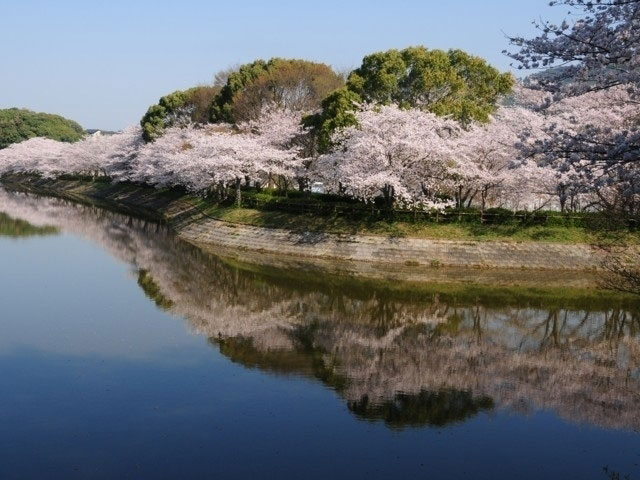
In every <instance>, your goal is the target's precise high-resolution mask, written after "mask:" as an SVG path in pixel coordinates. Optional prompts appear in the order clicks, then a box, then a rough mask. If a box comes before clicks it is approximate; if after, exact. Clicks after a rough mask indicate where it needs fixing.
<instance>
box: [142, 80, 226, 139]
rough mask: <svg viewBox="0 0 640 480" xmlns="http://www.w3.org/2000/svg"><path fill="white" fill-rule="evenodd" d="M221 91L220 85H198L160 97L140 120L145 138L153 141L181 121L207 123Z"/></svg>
mask: <svg viewBox="0 0 640 480" xmlns="http://www.w3.org/2000/svg"><path fill="white" fill-rule="evenodd" d="M219 91H220V89H219V88H218V87H212V86H198V87H193V88H190V89H188V90H178V91H175V92H173V93H170V94H169V95H165V96H164V97H162V98H160V100H159V101H158V103H157V104H155V105H151V106H150V107H149V109H148V110H147V113H145V115H144V117H142V120H141V121H140V125H141V126H142V136H143V138H144V139H145V141H147V142H150V141H153V140H154V139H156V138H157V137H159V136H160V135H162V132H163V131H164V129H165V128H168V127H171V126H173V125H177V124H180V123H186V122H194V123H207V122H208V121H209V108H210V105H211V102H212V101H213V99H214V97H215V96H216V95H217V94H218V92H219Z"/></svg>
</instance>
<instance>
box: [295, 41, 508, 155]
mask: <svg viewBox="0 0 640 480" xmlns="http://www.w3.org/2000/svg"><path fill="white" fill-rule="evenodd" d="M513 83H514V79H513V77H512V76H511V74H509V73H500V72H499V71H498V70H496V69H495V68H493V67H492V66H491V65H489V64H488V63H487V62H486V61H485V60H484V59H482V58H479V57H474V56H472V55H469V54H467V53H465V52H463V51H461V50H449V51H446V52H445V51H443V50H429V49H427V48H425V47H421V46H419V47H410V48H406V49H404V50H388V51H386V52H378V53H374V54H371V55H367V56H366V57H364V59H363V60H362V65H361V66H360V67H359V68H357V69H356V70H354V71H353V72H351V74H350V75H349V78H348V79H347V83H346V85H345V92H342V93H340V94H334V95H332V96H331V97H328V98H327V99H326V101H325V102H323V105H322V106H323V110H322V112H320V113H318V114H316V115H315V116H313V117H310V118H307V119H306V120H305V122H306V124H307V125H310V126H312V127H314V133H315V136H316V138H317V142H318V146H319V148H320V149H321V150H326V149H327V148H329V147H330V137H331V133H332V132H333V131H335V129H336V128H341V127H344V126H349V125H352V124H353V122H354V120H355V116H354V115H353V113H354V112H355V111H356V110H357V105H358V104H359V103H362V102H369V103H379V104H390V103H395V104H398V105H399V106H400V107H404V108H412V107H413V108H421V109H424V110H426V111H429V112H432V113H434V114H436V115H441V116H445V115H449V116H451V117H452V118H454V119H456V120H458V121H459V122H461V123H463V124H468V123H470V122H473V121H478V122H487V121H488V120H489V116H490V115H491V113H493V112H494V111H495V109H496V103H497V101H498V99H499V98H500V96H502V95H505V94H507V93H509V92H510V91H511V88H512V87H513ZM347 92H350V94H349V93H347Z"/></svg>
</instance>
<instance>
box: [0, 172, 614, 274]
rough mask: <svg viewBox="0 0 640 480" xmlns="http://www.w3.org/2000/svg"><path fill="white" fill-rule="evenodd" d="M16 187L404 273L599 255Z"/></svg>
mask: <svg viewBox="0 0 640 480" xmlns="http://www.w3.org/2000/svg"><path fill="white" fill-rule="evenodd" d="M3 182H4V183H5V184H6V185H8V186H12V187H14V188H21V189H24V190H27V191H31V192H34V193H44V194H50V195H56V196H59V197H62V198H68V199H72V200H76V201H85V202H95V203H96V204H98V205H104V206H111V207H112V208H118V209H121V210H124V211H130V212H138V213H143V214H145V215H149V216H152V217H154V218H157V219H162V220H164V221H166V222H167V223H168V224H169V225H170V226H172V227H173V228H174V229H175V231H176V232H177V234H178V235H179V236H180V237H182V238H184V239H186V240H188V241H190V242H193V243H197V244H201V245H211V246H218V247H222V248H225V249H231V250H235V251H238V252H242V251H251V252H254V253H255V252H257V253H261V252H264V253H269V254H276V255H287V256H294V257H301V258H308V259H312V258H316V259H322V260H340V261H349V262H367V263H372V262H373V263H378V264H393V265H403V266H408V267H420V266H423V267H428V268H433V267H440V266H442V267H457V268H460V267H462V268H489V269H511V270H513V269H518V270H523V269H524V270H527V269H531V270H537V271H540V270H543V271H544V270H549V271H572V272H576V273H577V272H594V271H597V270H599V269H600V268H601V264H602V260H603V253H602V252H601V251H599V250H598V249H597V248H595V247H592V246H590V245H563V244H557V243H542V242H540V243H533V242H532V243H510V242H473V241H452V240H430V239H417V238H398V237H385V236H373V235H346V234H344V235H342V234H331V233H318V232H294V231H286V230H278V229H269V228H260V227H254V226H249V225H242V224H235V223H228V222H222V221H219V220H216V219H214V218H209V217H207V216H206V215H203V214H202V213H201V212H200V211H199V210H198V209H196V208H194V207H193V206H192V205H190V204H189V203H188V202H185V201H184V200H182V199H181V198H180V197H179V196H178V195H171V194H166V193H165V194H159V193H158V192H157V191H156V190H154V189H151V188H146V187H136V186H132V185H111V184H104V183H100V182H97V183H92V182H82V181H75V180H74V181H71V180H41V179H37V178H34V177H26V176H17V177H9V178H5V179H3Z"/></svg>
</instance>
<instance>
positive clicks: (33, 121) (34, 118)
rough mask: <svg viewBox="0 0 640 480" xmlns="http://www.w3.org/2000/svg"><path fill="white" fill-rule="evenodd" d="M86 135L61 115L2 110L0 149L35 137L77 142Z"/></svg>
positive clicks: (16, 109) (0, 111) (0, 113)
mask: <svg viewBox="0 0 640 480" xmlns="http://www.w3.org/2000/svg"><path fill="white" fill-rule="evenodd" d="M84 135H85V131H84V129H83V128H82V127H81V126H80V125H78V124H77V123H76V122H74V121H72V120H68V119H66V118H64V117H61V116H59V115H52V114H49V113H37V112H32V111H31V110H26V109H19V108H8V109H4V110H0V149H1V148H6V147H8V146H9V145H11V144H12V143H19V142H22V141H23V140H28V139H29V138H33V137H46V138H50V139H52V140H58V141H61V142H75V141H77V140H80V139H81V138H82V137H83V136H84Z"/></svg>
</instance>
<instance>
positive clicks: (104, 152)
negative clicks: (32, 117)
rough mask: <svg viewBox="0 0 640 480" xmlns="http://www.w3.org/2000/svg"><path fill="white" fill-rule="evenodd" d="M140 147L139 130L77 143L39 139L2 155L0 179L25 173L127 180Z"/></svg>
mask: <svg viewBox="0 0 640 480" xmlns="http://www.w3.org/2000/svg"><path fill="white" fill-rule="evenodd" d="M140 143H141V142H140V129H139V128H137V127H133V128H129V129H126V130H124V131H123V132H121V133H118V134H115V135H99V134H94V135H91V136H89V137H86V138H84V139H83V140H81V141H79V142H76V143H65V142H58V141H55V140H49V139H46V138H40V137H36V138H32V139H29V140H27V141H25V142H21V143H17V144H14V145H11V146H10V147H9V148H6V149H4V150H2V151H0V175H2V174H5V173H11V172H13V173H21V172H25V173H34V174H38V175H41V176H43V177H45V178H55V177H57V176H59V175H62V174H75V175H90V176H93V177H96V176H105V175H106V176H110V177H113V178H114V179H116V180H120V179H126V176H127V169H128V163H129V161H130V160H131V158H132V157H133V156H134V155H135V154H136V152H137V150H138V148H139V146H140Z"/></svg>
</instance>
